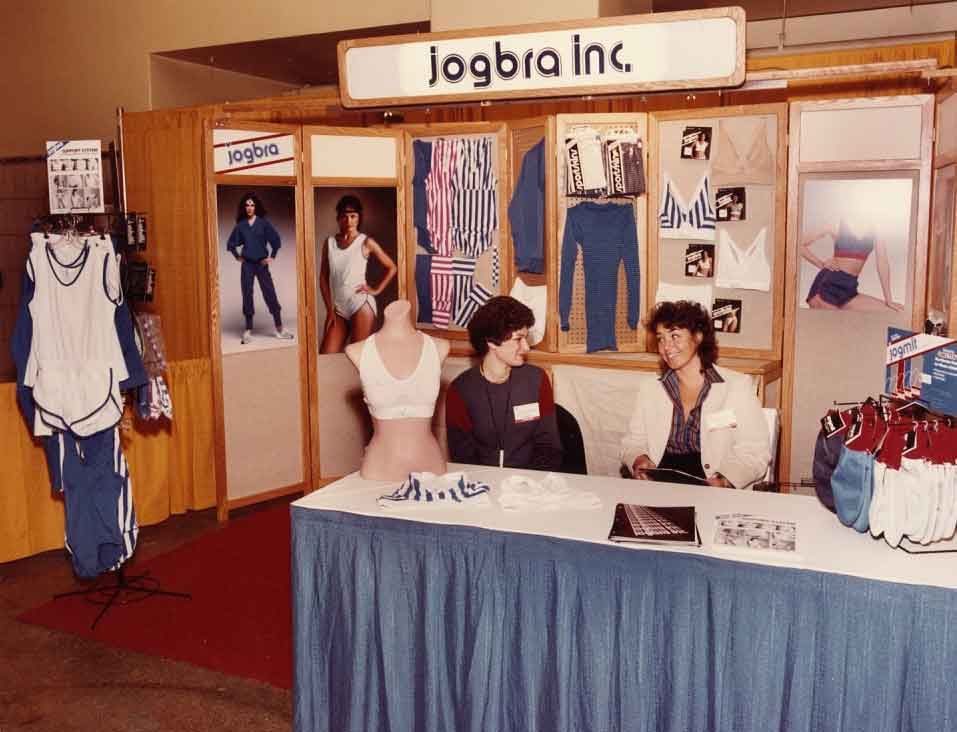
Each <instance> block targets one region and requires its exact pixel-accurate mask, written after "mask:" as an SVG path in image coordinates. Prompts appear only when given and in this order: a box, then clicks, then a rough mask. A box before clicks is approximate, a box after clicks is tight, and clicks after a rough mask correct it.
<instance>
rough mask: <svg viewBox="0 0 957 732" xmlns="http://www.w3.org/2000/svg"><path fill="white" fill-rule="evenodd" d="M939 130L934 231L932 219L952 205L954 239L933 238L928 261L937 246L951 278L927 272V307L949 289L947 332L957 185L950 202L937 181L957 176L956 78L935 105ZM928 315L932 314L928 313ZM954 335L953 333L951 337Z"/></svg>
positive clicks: (955, 323) (956, 287)
mask: <svg viewBox="0 0 957 732" xmlns="http://www.w3.org/2000/svg"><path fill="white" fill-rule="evenodd" d="M935 110H936V123H935V125H934V129H935V131H936V134H935V140H934V180H933V192H932V197H933V198H932V201H931V219H930V220H931V231H932V232H933V222H934V221H935V219H936V212H937V208H938V206H945V207H946V206H950V211H951V214H950V218H951V227H952V228H951V233H952V236H951V240H950V241H937V240H936V238H935V237H934V236H931V238H930V248H929V252H928V260H929V262H936V261H938V251H937V250H938V248H942V249H943V251H942V252H939V257H940V258H941V259H944V260H947V261H948V263H949V275H950V276H949V281H948V282H940V283H935V282H933V281H932V280H931V278H933V277H934V276H935V275H936V274H938V273H936V272H932V271H929V272H928V283H927V289H928V292H927V296H928V301H927V307H928V310H930V308H931V306H932V305H934V304H936V303H933V302H932V296H933V295H934V294H936V293H935V292H934V290H935V287H936V286H938V285H939V286H940V287H941V289H944V290H945V291H946V292H949V298H948V300H947V302H946V303H944V309H945V311H946V312H945V313H944V315H945V317H946V319H947V320H946V323H947V333H948V334H953V333H955V332H957V185H955V186H954V188H953V189H952V190H951V193H950V199H951V200H950V201H945V200H944V199H943V195H942V191H941V190H940V188H939V186H938V181H939V180H940V178H941V177H942V176H944V175H945V174H947V175H950V176H952V177H954V178H957V129H954V127H953V125H949V126H948V121H952V120H953V119H954V117H955V116H957V90H955V88H954V81H953V80H951V81H950V82H949V83H948V84H947V86H945V87H944V89H942V90H941V91H940V92H938V93H937V104H936V108H935ZM928 314H929V313H928ZM951 337H952V336H951Z"/></svg>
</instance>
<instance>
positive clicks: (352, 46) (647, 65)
mask: <svg viewBox="0 0 957 732" xmlns="http://www.w3.org/2000/svg"><path fill="white" fill-rule="evenodd" d="M744 29H745V21H744V11H743V10H742V9H741V8H737V7H733V8H716V9H712V10H700V11H688V12H680V13H656V14H652V15H632V16H624V17H620V18H610V19H598V20H591V21H573V22H563V23H556V24H549V25H536V26H512V27H509V28H497V29H496V28H490V29H488V28H487V29H483V30H481V31H466V32H462V33H458V34H456V33H452V32H449V33H434V34H429V35H425V36H422V35H409V36H393V37H391V38H371V39H362V40H351V41H342V42H340V43H339V94H340V97H341V99H342V103H343V104H344V105H345V106H348V107H368V106H385V105H389V104H409V103H411V102H415V101H421V102H447V101H454V100H462V99H492V98H497V97H544V96H554V95H572V94H607V93H628V92H640V91H661V90H664V89H682V88H696V89H700V88H708V87H720V86H737V85H739V84H741V83H742V82H743V81H744V72H745V69H744V50H745V39H744Z"/></svg>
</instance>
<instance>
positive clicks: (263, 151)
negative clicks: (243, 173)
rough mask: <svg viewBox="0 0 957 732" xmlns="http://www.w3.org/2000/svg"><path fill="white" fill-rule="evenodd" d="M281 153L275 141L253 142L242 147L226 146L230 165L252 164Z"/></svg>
mask: <svg viewBox="0 0 957 732" xmlns="http://www.w3.org/2000/svg"><path fill="white" fill-rule="evenodd" d="M281 154H282V153H281V152H280V151H279V145H277V144H276V143H274V142H264V143H263V144H261V145H260V144H259V143H257V142H253V143H249V144H247V145H243V146H242V147H235V148H232V147H227V148H226V159H227V161H228V162H229V164H230V165H252V164H253V163H256V162H261V161H265V160H267V159H269V158H278V157H279V156H280V155H281ZM270 162H272V161H270Z"/></svg>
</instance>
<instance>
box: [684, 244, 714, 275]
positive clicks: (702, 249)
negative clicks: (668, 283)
mask: <svg viewBox="0 0 957 732" xmlns="http://www.w3.org/2000/svg"><path fill="white" fill-rule="evenodd" d="M712 276H714V244H689V245H688V248H687V249H685V277H712Z"/></svg>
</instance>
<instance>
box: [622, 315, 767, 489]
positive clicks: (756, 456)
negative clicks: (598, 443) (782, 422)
mask: <svg viewBox="0 0 957 732" xmlns="http://www.w3.org/2000/svg"><path fill="white" fill-rule="evenodd" d="M645 327H646V329H647V330H648V332H649V333H650V334H652V335H654V336H655V338H656V340H657V342H658V355H659V357H660V358H661V367H662V372H663V373H662V376H661V378H660V379H658V380H654V381H652V380H647V381H645V382H644V383H643V384H642V385H641V387H640V388H639V389H638V399H637V401H636V403H635V411H634V413H633V414H632V418H631V423H630V424H629V428H628V432H627V433H626V434H625V437H624V438H623V439H622V443H621V459H622V463H623V464H624V465H626V466H628V467H629V468H630V469H631V471H632V472H633V473H634V475H635V477H637V478H642V479H643V478H646V477H647V476H646V475H645V474H644V473H643V471H645V470H649V469H651V468H656V467H657V468H671V469H673V470H680V471H682V472H685V473H689V474H691V475H695V476H697V477H699V478H701V479H703V480H705V481H706V482H707V483H708V484H710V485H714V486H722V487H725V488H748V487H749V486H751V484H753V483H754V482H756V481H758V480H760V479H761V478H762V477H763V476H764V474H765V473H766V472H767V469H768V464H769V463H770V460H771V448H770V440H769V437H768V428H767V423H766V421H765V419H764V414H763V413H762V412H761V405H760V403H759V402H758V399H757V396H755V393H754V386H753V385H752V383H751V379H749V378H748V377H747V376H745V375H743V374H739V373H736V372H734V371H729V370H727V369H724V368H720V367H718V366H715V361H717V359H718V343H717V340H716V339H715V334H714V325H713V323H712V322H711V317H710V316H709V315H708V313H706V312H705V310H704V308H702V307H701V306H700V305H698V304H697V303H694V302H687V301H684V300H680V301H678V302H662V303H658V305H656V306H655V308H654V309H653V310H652V312H651V315H650V316H649V318H648V320H647V322H646V324H645Z"/></svg>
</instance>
